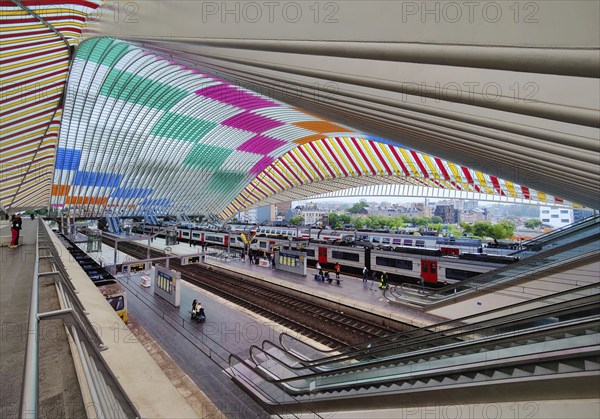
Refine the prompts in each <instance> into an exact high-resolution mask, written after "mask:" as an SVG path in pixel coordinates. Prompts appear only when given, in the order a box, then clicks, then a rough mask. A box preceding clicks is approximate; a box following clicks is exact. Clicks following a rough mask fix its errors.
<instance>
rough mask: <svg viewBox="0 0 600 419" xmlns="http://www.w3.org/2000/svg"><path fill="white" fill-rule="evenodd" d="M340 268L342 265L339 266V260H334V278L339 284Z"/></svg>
mask: <svg viewBox="0 0 600 419" xmlns="http://www.w3.org/2000/svg"><path fill="white" fill-rule="evenodd" d="M341 270H342V267H341V266H340V263H339V262H336V264H335V279H337V280H338V284H339V282H340V281H339V279H340V271H341Z"/></svg>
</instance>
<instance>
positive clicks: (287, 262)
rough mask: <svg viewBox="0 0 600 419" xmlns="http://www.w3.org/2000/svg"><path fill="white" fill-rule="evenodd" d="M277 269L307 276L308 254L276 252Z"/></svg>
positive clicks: (286, 251)
mask: <svg viewBox="0 0 600 419" xmlns="http://www.w3.org/2000/svg"><path fill="white" fill-rule="evenodd" d="M275 269H277V270H281V271H286V272H291V273H295V274H299V275H304V276H306V252H298V251H295V250H285V251H276V252H275Z"/></svg>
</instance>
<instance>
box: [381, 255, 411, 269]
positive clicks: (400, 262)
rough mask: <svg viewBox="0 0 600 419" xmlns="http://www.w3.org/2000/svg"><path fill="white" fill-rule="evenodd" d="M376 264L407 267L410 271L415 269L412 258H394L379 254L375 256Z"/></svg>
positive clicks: (399, 267) (400, 267) (398, 267)
mask: <svg viewBox="0 0 600 419" xmlns="http://www.w3.org/2000/svg"><path fill="white" fill-rule="evenodd" d="M375 264H376V265H378V266H390V267H392V268H397V269H406V270H409V271H412V269H413V263H412V260H403V259H392V258H384V257H381V256H378V257H376V258H375Z"/></svg>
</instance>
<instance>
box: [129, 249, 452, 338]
mask: <svg viewBox="0 0 600 419" xmlns="http://www.w3.org/2000/svg"><path fill="white" fill-rule="evenodd" d="M139 244H144V245H147V241H140V242H139ZM151 246H152V247H153V248H154V249H157V250H164V249H165V248H166V247H169V248H170V251H171V253H172V254H174V255H188V254H192V253H198V254H200V253H202V252H201V247H200V246H197V247H193V246H189V244H188V243H180V244H177V245H170V246H166V244H165V241H164V239H162V238H156V239H154V241H153V242H152V243H151ZM209 249H210V248H209ZM204 263H206V264H208V265H212V266H217V267H219V268H221V269H226V270H230V271H233V272H238V273H242V274H245V275H249V276H253V277H256V278H258V279H261V280H264V281H268V282H272V283H275V284H278V285H281V286H283V287H286V288H291V289H295V290H299V291H303V292H305V293H308V294H311V295H314V296H318V297H320V298H322V299H324V300H328V301H331V302H335V303H338V304H341V305H346V306H350V307H353V308H356V309H359V310H362V311H366V312H370V313H373V314H377V315H378V316H381V317H386V318H390V319H392V320H397V321H401V322H404V323H408V324H411V325H414V326H416V327H424V326H429V325H432V324H436V323H440V322H443V321H446V320H448V319H445V318H442V317H439V316H434V315H431V314H428V313H425V312H423V311H421V310H419V309H418V308H413V307H410V306H402V305H398V304H391V303H389V301H388V300H387V298H385V296H384V295H383V292H382V291H381V290H380V289H379V288H378V285H379V284H378V282H375V283H373V281H371V280H369V281H367V282H366V283H363V281H362V279H361V278H357V277H355V276H350V275H346V274H344V273H343V272H342V273H341V274H340V280H341V284H340V285H337V284H336V280H335V272H330V275H331V277H332V278H333V280H332V282H331V284H330V283H327V282H321V281H316V280H314V274H316V269H314V268H308V269H307V275H306V277H305V276H301V275H296V274H291V273H288V272H284V271H281V270H277V269H271V268H270V267H262V266H260V265H256V264H251V263H250V262H249V260H248V259H246V261H245V262H244V261H242V260H240V259H239V258H233V259H230V260H224V259H223V258H219V257H212V256H211V252H210V251H209V252H208V253H207V254H206V258H205V262H204Z"/></svg>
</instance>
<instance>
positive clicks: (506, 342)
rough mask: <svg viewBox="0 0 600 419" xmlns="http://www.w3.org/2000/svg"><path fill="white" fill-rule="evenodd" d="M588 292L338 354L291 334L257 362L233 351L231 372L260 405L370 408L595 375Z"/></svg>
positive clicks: (595, 320) (595, 326)
mask: <svg viewBox="0 0 600 419" xmlns="http://www.w3.org/2000/svg"><path fill="white" fill-rule="evenodd" d="M588 291H589V294H590V295H587V296H585V297H580V298H574V299H566V300H564V301H560V302H558V303H555V304H550V305H546V306H542V307H537V308H533V309H531V310H528V311H524V312H520V313H517V314H515V315H513V316H509V317H506V318H494V319H488V320H483V321H481V322H478V323H473V324H469V325H468V326H455V327H452V325H451V324H450V322H448V324H446V325H441V327H437V328H433V329H432V328H425V329H418V330H416V331H415V332H413V336H412V337H411V336H408V335H407V333H402V334H399V335H398V339H396V340H395V341H394V340H393V339H392V340H390V339H385V340H382V339H380V340H378V341H372V342H365V344H363V345H361V346H360V347H358V348H350V349H348V348H346V349H343V350H340V351H338V352H337V353H334V352H327V351H325V352H323V351H320V350H318V349H316V348H312V347H311V346H310V345H307V344H303V343H302V344H298V345H294V342H293V341H294V339H293V338H291V337H289V336H287V337H286V336H284V337H283V338H282V340H280V344H279V345H277V344H274V343H272V342H265V343H263V345H262V347H261V348H259V347H256V346H255V347H253V348H251V350H250V353H249V358H248V359H242V358H241V357H238V356H235V355H231V357H230V368H229V369H228V370H227V373H228V374H230V376H231V377H232V379H233V380H234V381H235V382H236V383H237V384H238V385H240V386H241V387H242V388H244V389H245V390H246V391H247V392H248V393H249V394H250V395H251V396H253V397H254V398H256V399H257V400H259V401H260V402H261V403H263V404H266V405H272V406H277V405H281V404H289V405H297V406H298V409H299V410H302V409H301V406H302V405H303V404H304V403H307V402H310V403H311V404H312V405H313V406H314V405H315V403H320V402H322V403H325V404H327V403H330V402H332V401H334V400H336V401H338V402H339V400H340V399H344V400H348V401H350V402H351V403H353V404H359V402H360V400H362V401H363V402H364V403H366V404H368V403H372V401H371V402H368V401H366V400H370V399H371V398H373V397H375V398H381V397H388V396H390V395H392V394H393V395H394V397H396V399H398V397H408V396H407V395H409V394H410V395H411V397H414V395H415V393H418V392H424V391H425V392H427V391H432V390H441V389H444V390H445V391H455V390H457V389H462V388H464V387H469V388H472V387H473V386H477V387H479V386H488V387H489V386H490V385H494V386H496V385H501V384H509V383H511V382H514V381H515V380H525V381H527V382H531V383H533V382H539V383H542V382H546V381H552V380H556V379H563V380H566V382H568V381H569V380H582V379H583V380H592V379H594V378H595V377H597V374H598V371H599V370H600V364H599V362H598V354H599V349H600V343H599V342H600V323H599V320H600V315H599V314H598V313H600V299H599V298H598V287H597V286H596V287H595V288H593V289H592V287H590V289H589V290H588ZM454 323H455V324H457V323H460V319H459V320H456V321H454ZM319 352H321V353H320V354H319ZM478 391H481V389H479V390H478ZM488 391H489V388H488ZM402 395H404V396H402Z"/></svg>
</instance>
